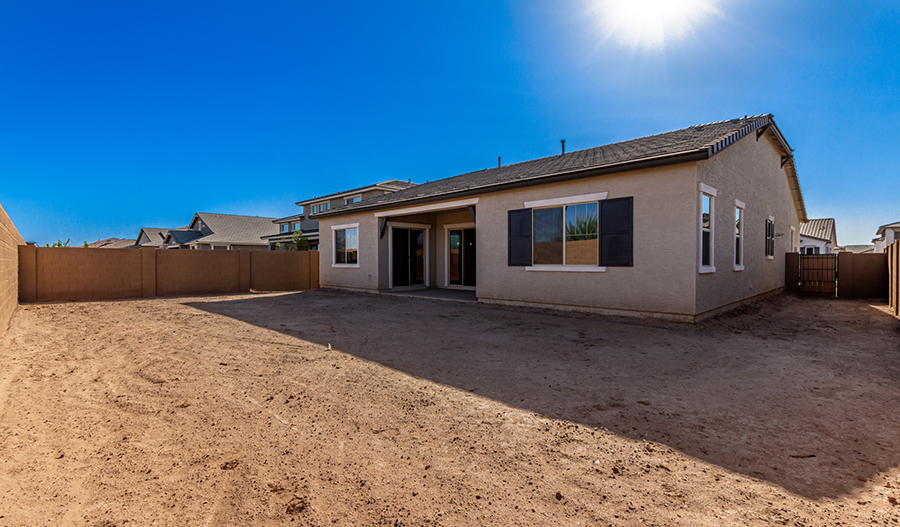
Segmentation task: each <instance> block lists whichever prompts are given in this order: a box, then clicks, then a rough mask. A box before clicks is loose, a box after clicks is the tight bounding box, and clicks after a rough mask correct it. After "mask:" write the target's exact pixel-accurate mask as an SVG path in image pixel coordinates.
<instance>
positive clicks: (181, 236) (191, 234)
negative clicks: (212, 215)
mask: <svg viewBox="0 0 900 527" xmlns="http://www.w3.org/2000/svg"><path fill="white" fill-rule="evenodd" d="M169 236H171V237H172V241H174V242H175V243H177V244H179V245H180V244H184V243H190V242H192V241H194V240H196V239H197V238H200V237H201V236H203V233H202V232H200V231H198V230H196V229H169V230H168V231H167V232H166V237H169Z"/></svg>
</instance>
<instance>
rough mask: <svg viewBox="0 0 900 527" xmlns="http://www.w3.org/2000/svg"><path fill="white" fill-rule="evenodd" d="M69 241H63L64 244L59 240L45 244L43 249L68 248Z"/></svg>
mask: <svg viewBox="0 0 900 527" xmlns="http://www.w3.org/2000/svg"><path fill="white" fill-rule="evenodd" d="M69 240H71V238H69ZM69 240H66V241H64V242H63V241H60V240H56V241H55V242H53V243H52V244H51V243H45V244H44V247H68V246H69Z"/></svg>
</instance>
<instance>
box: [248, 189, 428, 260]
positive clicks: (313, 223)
mask: <svg viewBox="0 0 900 527" xmlns="http://www.w3.org/2000/svg"><path fill="white" fill-rule="evenodd" d="M414 186H416V184H415V183H412V182H409V181H399V180H396V179H392V180H390V181H382V182H381V183H376V184H374V185H368V186H365V187H359V188H355V189H352V190H345V191H343V192H335V193H334V194H328V195H327V196H321V197H315V198H312V199H308V200H305V201H298V202H297V203H296V205H298V206H300V207H303V212H301V213H300V214H295V215H293V216H288V217H286V218H278V219H276V220H274V223H276V224H277V225H278V233H277V234H273V235H270V236H264V237H263V239H264V240H266V242H268V244H269V249H270V250H275V249H277V248H278V245H277V244H279V243H285V242H290V241H291V240H292V238H293V236H294V231H297V230H300V231H302V232H303V235H304V236H306V237H307V238H308V239H309V247H310V249H317V248H318V246H319V220H314V219H310V217H309V216H310V214H315V213H318V212H324V211H328V210H331V209H332V208H335V207H340V206H343V205H348V204H352V203H358V202H360V201H363V200H367V199H369V198H374V197H377V196H383V195H385V194H390V193H392V192H397V191H398V190H403V189H407V188H410V187H414Z"/></svg>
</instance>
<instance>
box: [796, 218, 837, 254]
mask: <svg viewBox="0 0 900 527" xmlns="http://www.w3.org/2000/svg"><path fill="white" fill-rule="evenodd" d="M837 248H838V243H837V230H836V229H835V228H834V218H822V219H815V220H809V221H807V222H805V223H803V225H801V226H800V254H832V253H834V252H835V249H837Z"/></svg>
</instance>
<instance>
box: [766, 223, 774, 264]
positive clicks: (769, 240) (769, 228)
mask: <svg viewBox="0 0 900 527" xmlns="http://www.w3.org/2000/svg"><path fill="white" fill-rule="evenodd" d="M766 258H775V218H773V217H772V216H769V219H767V220H766Z"/></svg>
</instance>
